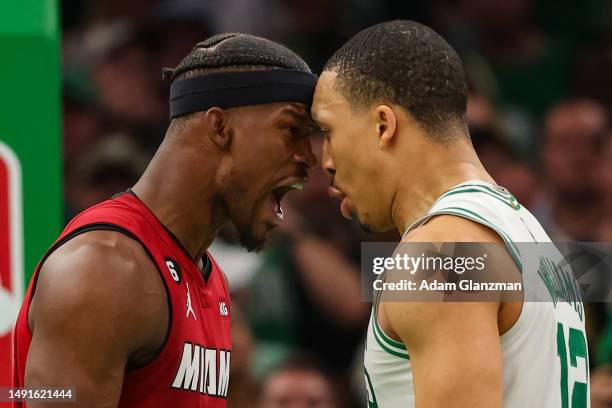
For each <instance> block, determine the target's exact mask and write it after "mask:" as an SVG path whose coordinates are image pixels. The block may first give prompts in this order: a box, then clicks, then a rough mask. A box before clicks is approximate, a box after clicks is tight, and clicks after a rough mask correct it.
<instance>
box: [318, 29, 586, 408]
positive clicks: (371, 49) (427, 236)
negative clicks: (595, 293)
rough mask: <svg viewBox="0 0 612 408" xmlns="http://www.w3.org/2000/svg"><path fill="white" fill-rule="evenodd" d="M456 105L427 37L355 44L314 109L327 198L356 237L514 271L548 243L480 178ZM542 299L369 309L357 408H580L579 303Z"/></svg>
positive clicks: (398, 34)
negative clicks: (478, 252)
mask: <svg viewBox="0 0 612 408" xmlns="http://www.w3.org/2000/svg"><path fill="white" fill-rule="evenodd" d="M466 103H467V84H466V79H465V76H464V72H463V67H462V64H461V61H460V59H459V57H458V56H457V54H456V53H455V52H454V51H453V49H452V48H451V47H450V46H449V45H448V44H447V43H446V42H445V41H444V40H443V39H442V38H441V37H440V36H439V35H438V34H436V33H435V32H433V31H432V30H431V29H429V28H428V27H425V26H423V25H421V24H418V23H415V22H411V21H393V22H388V23H383V24H379V25H376V26H373V27H370V28H368V29H366V30H364V31H362V32H360V33H359V34H357V35H356V36H355V37H353V38H352V39H351V40H349V41H348V42H347V43H346V44H345V45H344V46H343V47H342V48H340V49H339V50H338V51H337V52H336V53H335V54H334V55H333V56H332V58H331V59H330V60H329V61H328V62H327V64H326V66H325V68H324V71H323V73H322V74H321V76H320V79H319V82H318V84H317V89H316V92H315V96H314V103H313V106H312V114H313V118H314V119H315V121H316V122H317V123H318V124H319V126H320V128H321V130H322V132H323V135H324V137H325V144H324V147H323V167H324V169H325V170H326V171H327V172H328V173H329V174H330V175H331V176H332V186H331V187H330V193H331V194H332V195H335V196H336V197H338V198H339V199H340V200H341V204H340V210H341V212H342V214H343V215H344V216H345V217H347V218H353V217H356V218H358V219H359V222H360V223H361V225H362V226H363V227H364V229H366V230H371V231H385V230H389V229H392V228H395V229H397V230H398V231H399V232H400V234H401V235H402V242H407V243H410V242H491V243H499V244H500V245H505V246H506V247H507V251H506V250H505V249H504V256H506V257H508V261H509V264H510V265H512V268H515V267H516V269H517V271H520V272H523V270H522V268H523V265H522V263H524V262H525V259H523V258H522V256H523V255H524V253H523V254H522V255H521V254H520V253H517V251H516V245H515V243H516V242H532V243H533V242H538V243H541V242H549V241H550V239H549V238H548V236H547V235H546V233H545V232H544V230H543V229H542V227H541V226H540V224H539V223H538V221H537V220H536V219H535V218H534V217H533V216H532V215H531V214H530V213H529V211H527V210H526V209H525V208H524V207H522V206H521V205H520V203H518V202H517V201H516V199H515V198H514V197H513V196H512V195H511V194H510V193H509V192H508V191H507V190H505V189H504V188H502V187H500V186H497V185H496V183H495V181H494V180H493V179H492V178H491V176H490V175H489V174H488V173H487V171H486V170H485V169H484V168H483V166H482V164H481V163H480V161H479V159H478V157H477V155H476V153H475V151H474V149H473V147H472V144H471V142H470V137H469V133H468V129H467V125H466V119H465V116H466ZM539 260H540V261H547V260H546V259H545V258H544V255H541V256H539ZM550 261H551V262H558V259H557V260H554V259H553V260H550ZM517 273H518V272H517ZM536 276H537V274H536ZM535 285H536V286H537V285H540V286H541V288H544V287H545V286H543V285H544V282H536V284H535ZM568 285H569V287H567V288H564V289H566V290H565V293H568V292H569V291H574V290H575V288H576V285H575V281H573V280H571V279H570V282H568ZM572 293H574V292H572ZM550 295H551V298H554V299H555V302H552V301H550V302H537V303H536V302H527V301H525V302H523V301H522V299H523V298H522V296H521V297H520V299H521V301H515V302H503V301H495V302H493V301H490V302H446V303H445V302H390V301H385V300H384V299H383V300H382V301H380V302H375V305H374V306H375V307H374V308H373V312H372V316H371V320H370V325H369V328H368V335H367V343H366V350H365V382H366V386H367V388H368V406H369V407H381V408H400V407H401V408H408V407H414V406H416V407H418V408H432V407H436V408H438V407H439V408H442V407H444V408H451V407H469V408H475V407H486V408H493V407H502V406H503V407H511V408H524V407H537V408H576V407H588V406H589V390H588V356H587V352H586V350H587V345H586V339H585V334H584V333H585V325H584V312H583V309H582V302H581V301H580V296H579V294H577V295H576V297H575V298H573V299H563V296H561V295H560V294H559V293H558V292H555V291H552V292H551V293H550Z"/></svg>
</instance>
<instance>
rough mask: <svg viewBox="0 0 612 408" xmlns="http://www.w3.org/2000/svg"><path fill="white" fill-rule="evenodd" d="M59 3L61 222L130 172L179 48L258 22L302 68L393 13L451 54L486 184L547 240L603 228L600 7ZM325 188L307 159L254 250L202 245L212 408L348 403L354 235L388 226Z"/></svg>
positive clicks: (134, 171)
mask: <svg viewBox="0 0 612 408" xmlns="http://www.w3.org/2000/svg"><path fill="white" fill-rule="evenodd" d="M61 12H62V27H63V40H62V48H63V51H62V52H63V114H64V116H63V140H64V195H65V218H66V220H69V219H70V218H71V217H72V216H74V215H75V214H76V213H78V212H79V211H81V210H83V209H84V208H86V207H88V206H90V205H92V204H94V203H96V202H99V201H102V200H104V199H106V198H108V197H110V196H112V195H113V194H114V193H116V192H119V191H123V190H125V189H126V188H128V187H130V186H131V185H132V184H133V183H134V182H135V181H136V180H137V178H138V177H139V175H140V174H141V172H142V171H143V170H144V168H145V166H146V164H147V162H148V160H149V159H150V158H151V156H152V154H153V152H154V151H155V149H156V147H157V146H158V144H159V143H160V141H161V139H162V138H163V136H164V132H165V129H166V126H167V125H168V107H167V96H168V88H167V86H166V85H165V84H164V83H163V82H162V80H161V69H162V67H173V66H175V65H177V64H178V62H179V61H180V60H181V58H182V57H183V56H184V55H186V54H187V53H188V52H189V51H190V50H191V48H192V47H193V46H194V45H195V43H197V42H199V41H201V40H203V39H205V38H206V37H208V36H210V35H212V34H215V33H219V32H228V31H241V32H249V33H253V34H257V35H262V36H265V37H268V38H270V39H273V40H276V41H280V42H282V43H284V44H286V45H288V46H289V47H290V48H292V49H294V50H295V51H296V52H298V53H299V54H300V55H301V56H303V57H304V58H305V59H306V61H307V62H308V63H309V64H310V66H311V68H312V69H313V71H314V72H316V73H319V72H320V70H321V68H322V66H323V64H324V63H325V61H326V60H327V58H328V57H330V56H331V54H332V53H333V52H334V51H335V50H336V49H337V48H338V47H340V46H341V45H342V44H343V42H344V41H346V40H347V39H349V38H350V37H351V36H352V35H353V34H355V33H356V32H358V31H359V30H361V29H363V28H365V27H367V26H369V25H372V24H375V23H378V22H381V21H385V20H391V19H397V18H402V19H413V20H417V21H419V22H422V23H425V24H428V25H430V26H432V27H433V28H434V29H436V30H437V31H438V32H440V33H441V34H442V35H443V36H444V37H445V38H446V39H447V40H448V41H449V42H450V43H451V45H453V46H454V47H455V49H456V50H457V51H458V53H459V54H460V55H461V57H462V59H463V61H464V65H465V69H466V72H467V75H468V78H469V86H470V94H469V103H468V119H469V124H470V132H471V136H472V140H473V143H474V145H475V147H476V149H477V150H478V152H479V154H480V156H481V159H482V161H483V162H484V164H485V167H487V169H488V170H489V171H490V173H491V174H492V176H493V177H494V178H495V179H496V180H497V182H498V183H499V184H501V185H503V186H505V187H507V188H508V189H509V190H510V191H512V192H513V193H514V194H515V195H516V196H517V198H518V199H519V201H520V202H522V203H523V205H525V206H526V207H528V208H529V209H530V210H531V211H532V212H533V213H534V214H535V215H536V217H537V218H538V219H539V220H540V222H541V223H542V224H543V225H544V227H545V228H546V229H547V230H548V232H549V233H550V235H551V237H552V238H553V240H561V241H567V240H578V241H611V240H612V143H611V142H610V139H611V135H612V130H611V129H612V127H611V123H610V115H611V114H612V75H611V74H610V73H611V72H612V2H609V1H606V0H533V1H530V0H412V1H400V0H379V1H370V0H130V1H125V0H87V1H86V0H62V2H61ZM321 144H322V143H321V141H320V140H313V148H314V149H315V151H316V152H317V153H319V152H320V149H321ZM327 185H328V181H327V179H326V178H325V176H324V175H323V174H322V172H321V170H320V169H316V170H315V171H314V174H313V175H312V178H311V183H310V185H309V187H308V188H307V189H306V191H305V192H303V193H299V194H295V193H294V194H290V195H289V197H288V198H287V199H286V202H287V203H286V204H285V205H284V206H285V213H286V222H285V223H284V224H283V227H282V231H281V232H280V233H279V234H278V236H277V237H276V239H275V240H274V242H273V243H272V244H271V245H270V246H269V248H268V249H267V250H265V251H264V252H263V253H262V254H258V255H255V254H247V253H245V252H244V251H242V250H241V249H240V248H239V247H237V246H236V244H235V243H234V242H233V240H232V234H231V231H224V233H223V236H222V237H220V238H219V239H218V240H217V241H215V243H214V245H213V247H212V248H211V252H212V254H213V255H214V256H215V257H216V259H217V260H218V262H219V263H220V265H221V266H222V268H223V269H224V270H225V272H226V274H227V275H228V278H229V281H230V286H231V290H232V296H233V304H232V307H233V310H232V313H233V316H234V320H233V332H234V353H233V358H232V377H231V386H230V395H229V406H230V407H237V408H242V407H256V406H262V407H285V406H298V405H291V404H292V403H294V402H295V401H298V400H300V401H307V402H308V404H310V405H299V406H311V407H359V406H362V405H363V404H362V402H363V401H365V397H364V396H363V391H362V389H363V375H362V348H363V340H364V335H365V329H366V325H367V321H368V317H369V313H370V305H369V304H366V303H362V302H361V292H360V291H361V288H360V277H359V256H360V242H361V241H372V240H395V239H397V237H396V236H395V235H394V234H387V235H377V236H366V235H364V234H363V233H362V232H360V230H359V228H357V227H356V226H355V225H352V224H350V223H349V222H347V221H345V220H344V219H342V218H341V216H340V213H339V211H338V203H337V202H334V201H333V200H332V199H330V198H329V197H328V196H327V192H326V191H327ZM587 309H588V325H589V328H588V330H589V333H588V336H589V346H590V354H591V368H592V371H593V373H594V374H593V382H592V385H593V393H594V399H595V398H601V400H602V401H603V400H605V399H606V398H609V399H610V400H612V396H610V393H612V385H611V384H612V381H611V378H612V376H611V375H610V374H608V371H607V369H606V367H607V366H609V365H612V326H611V325H610V318H609V316H610V314H612V310H611V309H610V307H608V306H607V305H606V304H603V303H601V304H596V303H594V304H590V305H588V306H587ZM475 335H477V334H475ZM606 393H607V394H606ZM596 406H598V405H595V400H594V405H593V407H594V408H595V407H596ZM599 406H604V405H599ZM605 406H608V405H605Z"/></svg>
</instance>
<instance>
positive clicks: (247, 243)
mask: <svg viewBox="0 0 612 408" xmlns="http://www.w3.org/2000/svg"><path fill="white" fill-rule="evenodd" d="M236 229H237V230H238V242H239V243H240V245H241V246H242V247H243V248H244V249H246V250H247V251H249V252H259V251H261V250H262V249H263V246H264V244H265V243H266V239H265V237H257V236H255V234H254V233H253V226H252V225H246V226H240V227H239V226H236Z"/></svg>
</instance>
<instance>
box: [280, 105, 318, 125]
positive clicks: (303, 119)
mask: <svg viewBox="0 0 612 408" xmlns="http://www.w3.org/2000/svg"><path fill="white" fill-rule="evenodd" d="M280 115H281V116H282V115H289V116H292V117H293V118H294V119H295V120H296V122H298V124H300V125H305V126H307V127H309V128H311V129H312V131H316V130H318V129H319V126H318V125H317V123H316V122H315V121H313V119H312V117H311V116H310V115H309V114H308V113H307V112H306V111H303V110H298V109H295V108H293V107H287V108H285V109H283V110H282V111H281V112H280Z"/></svg>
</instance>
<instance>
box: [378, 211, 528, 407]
mask: <svg viewBox="0 0 612 408" xmlns="http://www.w3.org/2000/svg"><path fill="white" fill-rule="evenodd" d="M461 241H463V242H501V240H500V239H499V237H498V236H497V235H496V234H495V233H494V232H493V231H491V230H489V229H488V228H486V227H482V226H480V225H478V224H475V223H473V222H471V221H468V220H464V219H461V218H458V217H452V216H441V217H437V218H434V219H433V220H432V221H430V223H428V224H426V225H425V226H424V227H421V228H419V229H418V230H416V231H414V233H413V234H412V235H410V236H408V237H407V239H405V242H461ZM503 256H505V255H503ZM507 256H508V257H509V256H510V255H507ZM508 262H509V263H511V262H510V260H509V258H508ZM506 265H507V264H506ZM500 306H501V304H500V302H493V301H490V302H442V301H430V302H382V303H381V306H380V309H381V315H379V318H381V320H382V322H383V324H384V325H386V326H387V327H389V328H390V329H391V332H393V333H394V334H395V335H396V336H397V337H399V338H400V339H401V340H402V342H404V344H405V345H406V347H407V349H408V351H409V353H410V362H411V364H412V369H413V375H414V387H415V397H416V406H418V407H420V408H441V407H444V408H452V407H473V408H477V407H487V408H490V407H501V406H502V398H503V367H502V354H501V345H500V339H499V336H500V332H503V331H504V330H505V329H504V328H502V327H501V326H504V325H505V323H503V324H500V321H504V322H505V321H507V320H508V318H507V317H504V318H500V310H501V309H500ZM517 312H520V309H519V310H518V311H517V310H514V311H513V312H512V313H514V314H515V315H516V313H517ZM516 318H518V315H516V316H514V317H512V318H510V320H512V323H513V321H515V320H516Z"/></svg>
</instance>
